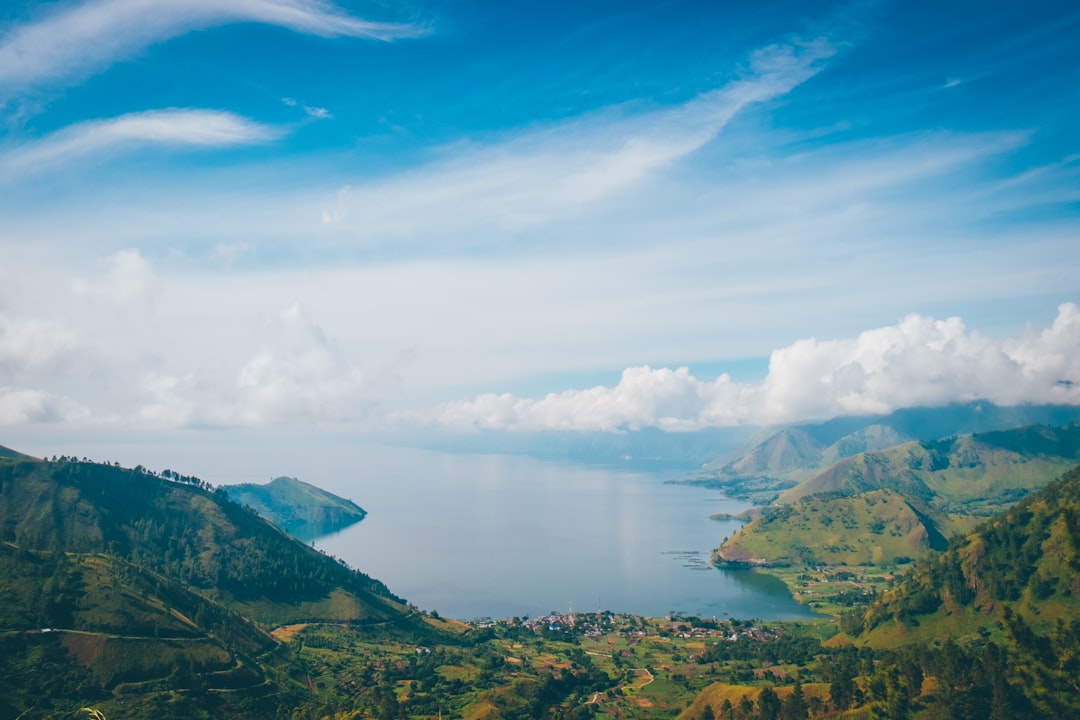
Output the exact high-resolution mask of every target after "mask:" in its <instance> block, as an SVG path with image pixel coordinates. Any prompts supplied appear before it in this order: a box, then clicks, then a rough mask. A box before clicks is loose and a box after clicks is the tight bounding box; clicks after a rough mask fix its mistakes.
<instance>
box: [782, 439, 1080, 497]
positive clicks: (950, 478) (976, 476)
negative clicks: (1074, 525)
mask: <svg viewBox="0 0 1080 720" xmlns="http://www.w3.org/2000/svg"><path fill="white" fill-rule="evenodd" d="M1077 461H1080V424H1073V425H1068V426H1066V427H1063V428H1050V427H1045V426H1033V427H1026V428H1018V429H1015V430H1007V431H999V432H989V433H982V434H979V435H971V436H964V437H953V438H946V439H944V440H938V441H933V442H911V443H905V444H904V445H900V446H897V447H895V448H891V449H889V450H884V451H878V452H872V453H862V454H859V455H856V456H854V457H851V458H847V459H844V460H841V461H840V462H838V463H836V464H835V465H833V466H832V467H830V468H828V469H827V470H825V471H823V472H821V473H819V474H817V475H815V476H814V477H812V478H810V479H808V480H806V481H804V482H802V483H800V484H799V485H798V486H796V487H794V488H792V489H791V490H787V491H785V492H784V493H782V494H781V495H780V497H779V499H778V502H779V503H781V504H791V503H794V502H795V501H797V500H799V499H801V498H804V497H808V496H810V495H815V494H818V493H839V494H842V495H854V494H856V493H859V492H865V491H867V490H873V489H877V488H883V487H888V488H891V489H893V490H897V491H898V492H901V493H903V494H905V495H907V496H910V497H912V498H916V499H918V500H921V501H923V502H925V503H926V504H927V505H928V506H929V507H932V508H934V509H935V510H938V511H940V512H942V513H947V514H949V513H961V514H966V515H982V516H988V515H991V514H993V513H995V512H1000V511H1001V510H1002V509H1004V508H1005V507H1007V506H1008V505H1009V504H1011V503H1013V502H1015V501H1016V500H1018V499H1019V498H1021V497H1023V496H1024V495H1025V494H1027V493H1028V492H1030V491H1031V490H1034V489H1037V488H1039V487H1042V486H1043V485H1045V484H1046V483H1047V482H1049V481H1050V480H1051V479H1053V478H1055V477H1057V476H1058V475H1060V474H1061V473H1062V472H1063V471H1064V470H1065V469H1067V468H1069V467H1071V466H1072V465H1074V464H1075V463H1076V462H1077Z"/></svg>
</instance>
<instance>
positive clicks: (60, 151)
mask: <svg viewBox="0 0 1080 720" xmlns="http://www.w3.org/2000/svg"><path fill="white" fill-rule="evenodd" d="M278 136H279V132H278V131H277V130H275V129H273V128H270V127H267V126H265V125H260V124H259V123H255V122H252V121H250V120H247V119H245V118H242V117H239V116H237V115H234V114H232V113H229V112H220V111H215V110H184V109H172V110H151V111H146V112H138V113H131V114H128V115H121V116H120V117H116V118H110V119H108V120H91V121H88V122H83V123H79V124H77V125H72V126H70V127H67V128H64V129H63V130H58V131H57V132H55V133H53V134H51V135H47V136H46V137H44V138H41V139H39V140H33V141H29V142H24V143H22V144H20V145H16V146H14V147H11V148H10V149H6V151H5V150H0V168H2V169H3V170H4V171H5V172H7V173H9V174H11V176H12V178H13V179H16V178H18V177H19V175H20V174H21V173H25V172H34V171H37V170H39V169H43V168H48V167H51V166H53V165H56V164H59V163H63V162H68V161H71V160H75V159H78V158H81V157H84V156H87V155H96V154H101V153H105V152H109V151H117V150H122V149H125V148H130V147H139V146H145V145H166V146H188V147H204V148H207V147H228V146H232V145H250V144H255V143H263V142H268V141H270V140H273V139H275V138H276V137H278Z"/></svg>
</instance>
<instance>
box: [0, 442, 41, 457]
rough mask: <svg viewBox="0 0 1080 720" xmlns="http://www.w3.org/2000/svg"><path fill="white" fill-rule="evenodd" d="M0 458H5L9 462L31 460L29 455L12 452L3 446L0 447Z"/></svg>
mask: <svg viewBox="0 0 1080 720" xmlns="http://www.w3.org/2000/svg"><path fill="white" fill-rule="evenodd" d="M0 458H7V459H9V460H18V459H22V460H33V458H32V457H30V456H29V455H23V454H22V453H21V452H17V451H15V450H12V449H11V448H9V447H4V446H3V445H0Z"/></svg>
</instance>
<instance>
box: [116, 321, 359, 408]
mask: <svg viewBox="0 0 1080 720" xmlns="http://www.w3.org/2000/svg"><path fill="white" fill-rule="evenodd" d="M369 392H370V388H369V387H368V384H367V382H366V379H365V375H364V373H363V372H362V371H361V369H360V368H359V366H358V365H356V364H355V363H354V362H352V361H351V360H350V359H349V358H347V357H346V356H345V355H344V354H343V353H342V352H340V350H338V348H337V347H336V346H335V345H334V343H333V342H332V341H331V340H330V339H328V338H327V336H326V334H325V333H324V332H323V330H322V328H321V327H319V325H317V324H316V323H315V322H314V321H312V319H311V318H310V317H309V316H308V315H307V313H306V312H305V311H304V308H303V307H302V306H301V305H300V303H298V302H297V303H293V304H291V305H289V306H288V307H285V308H284V309H282V310H281V311H280V312H279V313H278V314H277V316H276V317H275V318H273V320H272V321H270V322H269V323H268V326H267V332H266V337H265V339H264V341H263V343H262V346H261V347H260V348H259V349H258V350H257V351H256V352H255V353H254V354H252V355H251V356H250V357H249V358H247V359H246V360H245V361H244V362H243V363H242V365H241V366H240V367H239V368H237V369H236V370H235V371H234V374H233V376H232V378H231V379H229V378H227V377H225V376H224V375H223V374H200V373H196V372H186V373H169V372H156V373H148V374H146V375H145V376H144V377H143V378H142V382H141V395H142V402H141V404H140V406H139V408H138V410H137V411H136V418H137V420H138V421H139V422H140V423H144V424H147V425H151V426H158V427H183V426H192V425H221V426H258V425H270V424H276V423H290V422H312V423H318V422H350V421H356V420H362V419H365V418H367V417H368V416H369V415H370V413H371V410H372V405H373V401H372V400H371V398H370V397H369Z"/></svg>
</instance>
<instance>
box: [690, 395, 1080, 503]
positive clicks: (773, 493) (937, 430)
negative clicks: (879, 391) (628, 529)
mask: <svg viewBox="0 0 1080 720" xmlns="http://www.w3.org/2000/svg"><path fill="white" fill-rule="evenodd" d="M1076 421H1080V407H1076V406H1067V405H1019V406H1014V407H999V406H996V405H992V404H990V403H985V402H978V403H969V404H965V405H949V406H946V407H940V408H906V409H902V410H897V411H895V412H893V413H890V414H889V415H872V416H861V417H840V418H834V419H832V420H828V421H825V422H819V423H802V424H799V425H791V426H786V427H781V428H772V429H769V430H765V431H762V432H761V433H758V434H757V435H755V436H754V437H753V438H752V439H751V441H750V442H749V443H748V444H747V445H746V446H744V447H742V448H741V449H739V450H738V451H736V452H734V453H732V454H730V455H728V456H726V457H723V458H720V459H718V460H714V461H712V462H710V463H707V464H706V465H705V468H704V470H705V472H704V474H702V475H700V476H698V477H694V478H691V479H689V480H687V481H685V482H687V483H691V484H699V485H706V486H709V487H716V488H719V489H722V490H724V492H726V493H727V494H728V495H731V496H732V497H739V498H743V499H747V500H751V501H753V502H755V503H758V504H768V503H770V502H773V501H774V500H775V499H776V497H777V495H778V494H779V493H781V492H783V491H785V490H788V489H790V488H793V487H795V486H796V485H798V484H799V483H801V482H803V481H805V480H807V479H809V478H811V477H813V476H814V475H816V474H818V473H819V472H822V471H823V470H826V469H828V468H829V467H830V466H832V465H833V464H835V463H837V462H840V461H841V460H843V459H844V458H849V457H853V456H857V455H859V454H861V453H867V452H874V451H880V450H885V449H888V448H891V447H895V446H897V445H900V444H902V443H905V442H910V441H923V442H930V441H936V440H939V439H941V438H945V437H953V436H958V435H968V434H972V433H978V434H984V433H990V432H993V431H999V430H1011V429H1014V428H1018V427H1023V426H1027V425H1035V424H1043V425H1051V426H1060V425H1066V424H1068V423H1071V422H1076Z"/></svg>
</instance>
